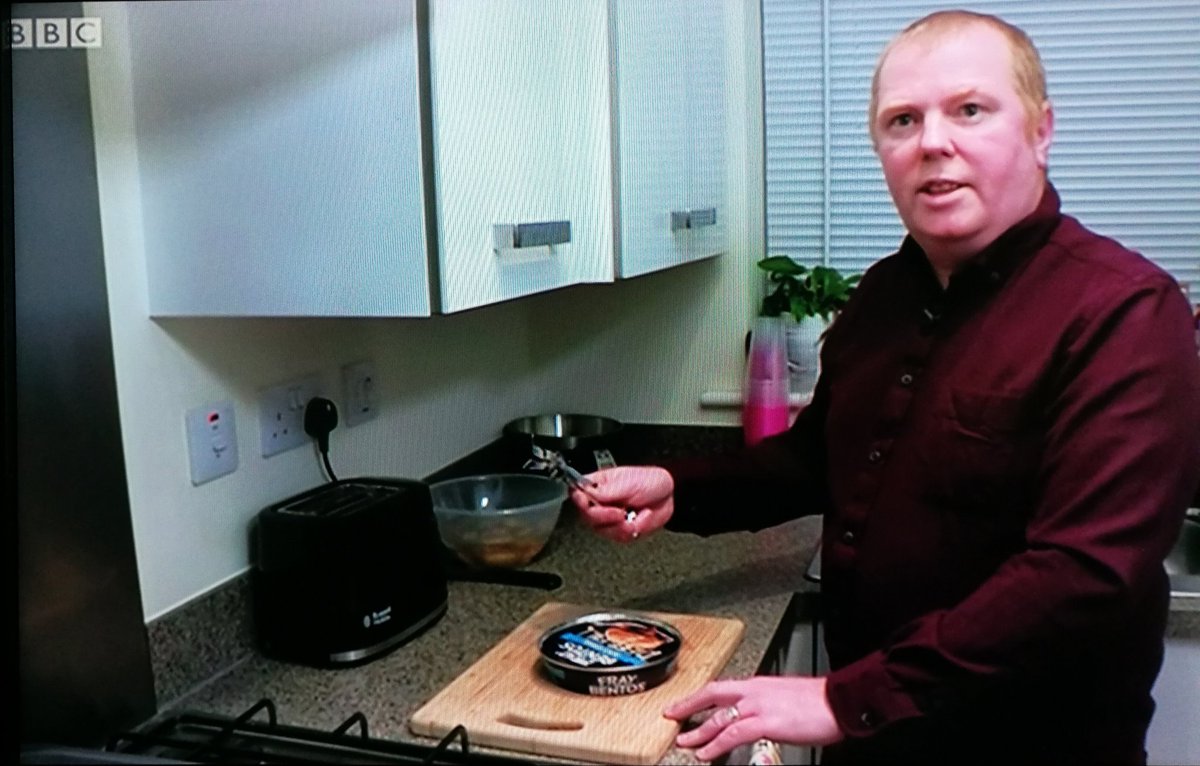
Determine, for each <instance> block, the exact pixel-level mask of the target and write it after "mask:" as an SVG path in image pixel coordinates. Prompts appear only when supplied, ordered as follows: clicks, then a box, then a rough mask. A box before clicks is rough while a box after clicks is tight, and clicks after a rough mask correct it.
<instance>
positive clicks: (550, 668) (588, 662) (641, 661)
mask: <svg viewBox="0 0 1200 766" xmlns="http://www.w3.org/2000/svg"><path fill="white" fill-rule="evenodd" d="M682 645H683V636H681V635H680V634H679V631H678V630H676V629H675V628H674V627H673V626H671V625H668V624H667V623H665V622H660V621H659V620H652V619H650V618H648V617H642V616H640V615H634V614H619V613H610V612H597V613H595V614H587V615H584V616H583V617H578V618H576V619H574V620H571V621H570V622H565V623H563V624H561V625H556V626H554V627H553V628H551V629H550V630H548V631H546V632H545V633H543V634H542V637H541V638H540V639H539V640H538V651H539V652H540V654H541V657H542V667H543V668H544V669H545V671H546V674H547V675H548V676H549V677H550V679H551V680H552V681H554V683H556V684H558V685H559V686H561V687H563V688H564V689H570V690H571V691H575V692H580V693H582V694H591V695H594V696H600V697H607V696H616V695H622V694H637V693H638V692H644V691H646V690H647V689H652V688H654V687H655V686H658V685H659V684H661V683H662V682H663V681H665V680H667V678H668V677H669V676H670V675H671V672H672V671H673V670H674V669H675V660H676V659H678V657H679V648H680V647H681V646H682Z"/></svg>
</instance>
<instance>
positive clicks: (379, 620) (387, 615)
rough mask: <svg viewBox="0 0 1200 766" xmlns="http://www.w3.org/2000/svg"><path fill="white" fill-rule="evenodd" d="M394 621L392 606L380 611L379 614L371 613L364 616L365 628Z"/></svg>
mask: <svg viewBox="0 0 1200 766" xmlns="http://www.w3.org/2000/svg"><path fill="white" fill-rule="evenodd" d="M390 619H392V608H391V607H390V606H387V607H384V608H383V609H380V610H379V611H378V612H369V613H367V614H365V615H363V627H364V628H373V627H375V626H376V625H382V624H384V623H385V622H387V621H388V620H390Z"/></svg>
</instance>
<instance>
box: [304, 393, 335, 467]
mask: <svg viewBox="0 0 1200 766" xmlns="http://www.w3.org/2000/svg"><path fill="white" fill-rule="evenodd" d="M337 424H338V414H337V407H336V406H335V405H334V403H333V402H331V401H329V400H328V399H325V398H323V397H320V396H314V397H313V398H312V399H309V400H308V404H307V405H305V407H304V432H305V433H306V434H308V435H309V436H311V437H312V438H314V439H316V440H317V449H318V450H320V451H321V460H322V461H324V463H325V473H327V474H329V480H330V481H337V477H336V476H334V475H333V468H332V467H331V466H330V465H329V432H330V431H332V430H333V429H335V428H337Z"/></svg>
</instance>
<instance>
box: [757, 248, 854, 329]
mask: <svg viewBox="0 0 1200 766" xmlns="http://www.w3.org/2000/svg"><path fill="white" fill-rule="evenodd" d="M758 267H759V268H760V269H762V270H763V271H765V272H767V279H768V280H769V281H770V283H771V285H772V287H773V289H772V290H771V292H769V293H767V295H766V296H764V297H763V302H762V309H761V310H760V311H759V314H760V315H761V316H782V315H784V314H791V315H792V317H793V318H794V319H795V320H796V322H797V323H800V322H803V321H804V319H805V318H807V317H819V318H820V319H821V320H822V321H823V322H824V323H825V324H828V323H829V321H830V320H831V319H832V318H833V315H834V314H836V313H837V312H838V311H839V310H840V309H841V308H842V307H843V306H845V305H846V301H848V300H850V295H851V294H852V293H853V292H854V286H855V285H857V284H858V281H859V280H860V279H861V278H862V274H852V275H850V276H843V275H842V273H841V272H840V271H838V270H837V269H836V268H834V267H832V266H813V267H812V268H809V267H807V266H805V265H804V264H801V263H797V262H796V261H795V260H793V259H792V258H790V257H788V256H786V255H772V256H769V257H767V258H763V259H762V260H761V261H759V262H758Z"/></svg>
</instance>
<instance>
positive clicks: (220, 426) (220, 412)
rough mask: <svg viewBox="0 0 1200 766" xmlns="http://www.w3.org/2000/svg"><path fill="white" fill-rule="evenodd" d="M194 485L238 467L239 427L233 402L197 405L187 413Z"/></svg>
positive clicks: (230, 471) (186, 421) (189, 451)
mask: <svg viewBox="0 0 1200 766" xmlns="http://www.w3.org/2000/svg"><path fill="white" fill-rule="evenodd" d="M184 423H185V425H186V429H187V442H188V462H189V464H190V467H191V472H192V484H194V485H196V486H200V485H201V484H203V483H205V482H207V481H212V480H213V479H215V478H217V477H218V476H224V475H225V474H227V473H233V472H234V471H235V470H237V467H238V445H237V428H236V424H235V423H234V419H233V402H231V401H224V402H215V403H213V404H205V405H201V406H199V407H194V408H192V409H190V410H188V411H187V413H186V414H185V415H184Z"/></svg>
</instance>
